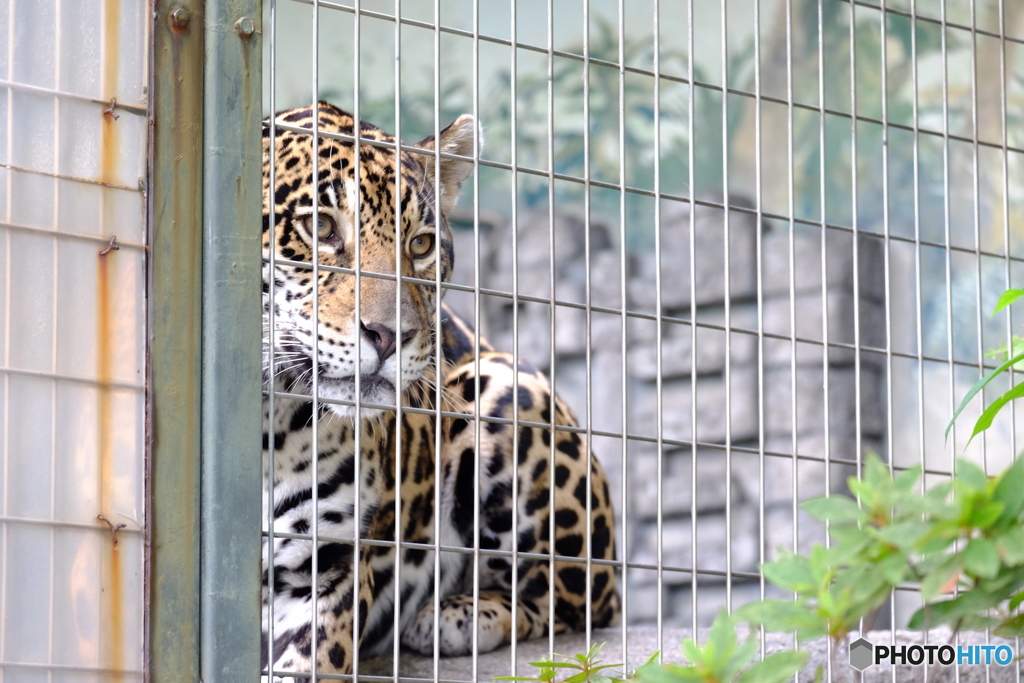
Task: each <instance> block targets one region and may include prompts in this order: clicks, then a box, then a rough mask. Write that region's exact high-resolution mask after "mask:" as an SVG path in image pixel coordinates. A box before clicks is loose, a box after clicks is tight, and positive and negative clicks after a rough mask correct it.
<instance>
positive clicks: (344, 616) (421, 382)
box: [263, 102, 619, 681]
mask: <svg viewBox="0 0 1024 683" xmlns="http://www.w3.org/2000/svg"><path fill="white" fill-rule="evenodd" d="M314 112H317V116H318V117H319V124H318V128H319V130H320V131H321V133H322V134H321V135H320V136H319V138H318V143H317V144H318V146H317V153H316V154H315V155H314V154H313V153H312V136H311V135H310V134H308V133H306V132H305V131H301V132H300V131H297V130H289V129H295V128H301V129H310V128H312V126H313V116H314ZM274 121H275V122H276V124H277V127H276V132H275V139H274V145H275V148H274V155H273V162H274V178H273V187H271V184H270V182H271V179H270V163H271V155H270V132H269V125H267V126H265V128H264V156H263V159H264V160H263V163H264V206H263V246H264V251H265V256H266V257H267V262H266V265H265V267H264V275H263V291H264V296H263V308H264V317H265V320H266V321H267V325H266V331H265V336H264V356H265V358H264V360H265V363H264V368H265V373H266V377H267V382H268V389H272V390H273V391H272V392H269V391H268V396H267V398H266V399H265V400H264V433H263V447H264V475H265V479H272V483H273V490H272V494H271V492H270V487H269V485H268V486H265V487H264V503H263V504H264V521H265V524H266V522H267V520H268V519H269V518H270V517H272V518H273V526H274V531H275V533H277V534H281V536H276V537H275V538H274V541H273V544H272V545H271V544H269V543H268V542H266V541H265V542H264V547H263V637H264V645H263V657H264V662H263V667H264V669H266V668H267V665H268V660H269V659H270V658H271V657H270V650H271V649H272V651H273V652H272V659H273V668H274V671H275V680H293V681H294V680H307V679H308V677H307V676H302V675H301V674H303V673H306V672H309V671H310V670H311V666H312V660H313V658H314V652H313V642H312V641H313V623H314V620H313V618H312V616H313V611H312V602H313V601H312V595H311V593H312V586H311V583H312V579H311V577H312V575H313V569H314V567H313V565H314V561H315V564H316V576H317V578H318V582H317V598H316V620H315V624H316V651H315V658H316V662H317V670H318V671H320V672H341V673H347V672H350V671H351V670H352V666H353V656H354V651H355V648H354V647H353V645H354V638H353V634H354V632H355V631H354V625H355V614H356V612H358V614H359V629H358V634H359V652H360V653H361V654H362V655H367V656H369V655H375V654H381V653H383V652H387V651H389V650H390V648H391V646H392V642H393V638H394V635H395V634H394V633H393V630H394V623H395V622H394V605H395V595H396V590H395V584H396V578H397V582H398V584H399V590H398V591H397V593H398V596H399V600H400V606H401V609H400V619H399V637H400V639H401V642H402V645H403V646H405V647H406V648H409V649H412V650H415V651H418V652H421V653H430V652H432V651H433V647H434V641H435V636H434V613H433V611H434V584H435V576H434V574H435V561H434V553H433V551H431V550H428V549H427V548H426V547H420V546H429V545H430V544H433V543H435V541H437V542H440V544H441V545H442V546H453V547H465V548H471V547H473V546H474V543H475V542H477V539H479V540H478V542H479V544H480V547H481V548H483V549H486V550H500V551H511V550H512V548H513V540H514V539H513V529H515V531H516V533H517V534H518V551H519V552H524V553H542V554H546V553H550V552H551V551H552V550H553V551H554V552H555V553H556V554H558V555H564V556H570V557H584V556H585V555H586V553H587V552H588V551H589V552H590V556H591V557H594V558H600V559H606V560H607V559H613V558H614V554H615V549H614V547H615V534H614V528H613V516H612V510H611V500H610V496H609V492H608V485H607V483H606V480H605V477H604V474H603V472H602V470H601V467H600V465H599V464H598V462H597V461H596V460H595V459H593V458H591V457H589V450H588V448H587V446H586V444H585V443H584V441H583V439H582V437H581V435H580V434H579V433H577V432H571V431H562V430H556V431H555V432H554V434H552V432H551V431H550V429H547V428H544V427H537V426H523V425H520V426H519V428H518V433H516V432H515V431H514V428H513V425H512V424H509V423H507V422H501V421H500V420H499V421H493V420H489V418H499V419H500V418H504V419H505V420H509V419H511V418H512V417H513V411H514V410H515V409H516V408H515V406H516V404H517V402H518V417H519V419H520V420H522V421H529V422H533V423H538V424H549V423H550V422H551V421H552V419H554V422H555V423H556V424H559V425H567V426H572V425H575V424H576V420H575V417H574V416H573V414H572V412H571V411H570V410H569V408H568V407H567V406H566V405H565V404H564V403H562V401H561V400H560V399H558V398H557V397H555V396H553V395H552V393H551V390H550V387H549V385H548V383H547V381H546V379H545V378H544V376H543V375H541V374H540V373H538V372H537V371H536V370H534V369H533V368H531V367H529V366H528V365H526V364H525V363H521V364H519V365H518V366H514V365H513V362H512V357H511V356H510V355H509V354H505V353H499V352H496V351H494V350H493V349H492V348H491V347H490V346H489V345H488V344H487V342H486V341H484V340H483V339H482V338H477V337H475V336H474V333H473V331H472V329H471V328H470V327H469V326H468V325H467V324H466V323H465V322H464V321H463V320H461V319H459V318H458V317H457V316H456V315H455V314H454V313H452V311H450V310H449V309H448V308H447V307H442V317H443V323H442V330H441V335H440V337H441V344H442V351H443V355H444V367H443V370H442V372H441V379H440V381H441V383H442V387H443V389H442V391H443V395H444V400H443V408H444V410H445V411H448V412H452V413H461V414H463V415H464V417H444V418H443V419H442V420H441V434H440V435H438V434H437V433H436V432H435V424H436V423H435V417H434V416H433V415H430V414H425V413H420V412H415V410H414V411H403V413H402V421H401V425H400V426H399V423H398V420H397V418H396V412H395V410H394V406H395V403H396V401H399V402H400V403H401V404H402V405H403V406H407V407H410V408H413V409H416V408H426V409H433V408H434V407H435V403H434V399H435V395H436V394H435V391H436V389H435V387H436V382H437V372H436V370H435V368H434V358H435V346H434V345H435V343H436V341H437V336H438V335H436V334H435V326H434V320H435V313H436V307H437V306H439V305H441V304H440V301H439V298H438V296H437V292H436V290H435V287H434V286H433V284H424V283H423V282H405V281H403V282H402V284H401V287H400V288H399V287H398V285H397V283H396V282H395V281H394V278H393V276H394V274H395V272H396V261H397V259H396V238H397V239H398V244H399V246H398V249H400V250H401V252H402V256H401V273H402V275H403V276H405V277H410V278H418V279H420V280H427V281H431V282H432V281H434V280H435V277H436V270H435V269H436V268H438V267H440V278H441V279H442V280H447V278H448V276H449V274H450V273H451V268H452V259H453V254H452V240H451V234H450V232H449V228H448V224H447V221H446V218H445V216H446V215H447V214H448V212H449V211H451V209H452V207H453V206H454V204H455V200H456V197H457V195H458V192H459V188H460V186H461V184H462V182H463V181H464V180H465V179H466V178H467V177H468V176H469V174H470V172H471V171H472V163H470V162H468V161H465V160H460V159H452V158H444V157H442V160H441V162H440V177H439V178H436V179H435V165H434V164H435V162H434V155H433V154H419V153H414V152H410V151H402V152H401V153H400V155H399V156H398V157H397V159H398V161H397V163H396V151H395V149H394V142H395V141H394V139H393V138H392V137H391V136H390V135H388V134H386V133H384V132H383V131H381V130H380V129H378V128H376V127H374V126H371V125H368V124H366V123H362V124H360V126H359V132H360V135H361V136H362V137H363V138H368V139H370V140H373V141H379V142H382V143H385V144H386V145H388V146H377V145H374V144H372V143H371V142H363V143H361V145H360V155H359V163H358V169H359V172H358V177H359V191H358V193H357V192H356V189H355V188H356V185H355V166H356V163H355V160H354V149H353V144H352V142H351V136H352V135H353V134H354V130H355V129H354V125H353V119H352V117H351V116H350V115H349V114H347V113H345V112H343V111H341V110H339V109H337V108H335V107H333V106H331V105H329V104H327V103H325V102H321V103H319V104H318V105H317V106H316V107H315V108H314V107H307V108H303V109H295V110H291V111H286V112H282V113H279V114H277V115H276V117H275V118H274ZM268 124H269V120H268ZM476 130H477V128H476V124H475V122H474V121H473V119H472V117H470V116H465V115H464V116H461V117H459V118H458V119H457V120H456V121H455V122H454V123H453V124H452V125H450V126H448V127H447V128H446V129H445V130H444V131H443V132H442V133H441V136H440V145H439V147H440V151H441V152H442V153H447V154H451V155H460V156H471V155H472V153H473V146H474V144H473V143H474V137H475V136H476V135H477V132H476ZM417 146H418V147H420V148H422V149H424V150H427V151H431V152H432V151H433V150H434V149H435V146H436V145H435V142H434V140H433V138H432V137H431V138H428V139H426V140H424V141H422V142H421V143H419V144H418V145H417ZM314 157H315V159H316V161H317V164H318V166H317V168H318V171H317V186H316V193H315V194H316V196H317V197H318V213H319V220H318V221H316V222H314V221H313V218H312V212H313V196H314V191H313V189H314V185H313V165H312V163H313V159H314ZM396 166H397V167H398V168H399V169H400V172H399V173H400V178H401V183H400V192H401V213H400V215H396V209H395V204H396V202H395V192H396ZM435 192H438V193H440V197H439V200H438V204H439V206H440V215H437V214H435V210H434V207H435V197H434V193H435ZM271 194H273V203H271ZM357 194H358V198H357ZM357 206H358V207H359V221H358V223H359V244H360V264H361V268H362V271H363V272H366V271H369V272H373V273H380V274H384V275H390V276H392V278H391V279H387V278H377V277H372V276H370V275H365V274H364V275H362V276H361V277H360V282H359V297H358V299H359V305H358V307H357V305H356V298H357V297H356V280H355V277H354V275H353V272H352V269H353V268H354V267H355V232H356V229H355V226H356V220H355V207H357ZM272 209H273V211H274V214H273V215H271V210H272ZM314 232H316V233H317V234H318V235H319V237H318V240H317V242H318V244H317V254H318V261H319V263H320V264H321V266H325V268H323V269H320V270H319V272H318V277H317V281H316V282H315V283H314V281H313V273H312V271H311V269H310V268H309V267H304V265H305V266H308V265H309V264H311V263H312V259H313V256H312V254H313V253H314V252H313V249H314V247H313V233H314ZM271 251H273V254H274V262H273V264H271V262H270V252H271ZM271 280H273V287H272V288H271ZM271 290H272V292H273V294H272V295H271V293H270V292H271ZM314 291H315V292H316V295H317V301H316V303H315V304H314ZM314 306H315V307H316V308H314ZM314 310H316V314H314ZM271 320H272V321H273V325H272V329H271V325H270V321H271ZM314 320H315V324H314ZM477 344H478V345H479V348H480V351H481V353H480V356H479V360H478V361H477V360H476V359H475V356H474V348H475V346H476V345H477ZM314 348H315V351H314ZM357 348H358V356H359V364H358V368H357V366H356V356H357V353H356V350H357ZM271 349H273V354H271ZM314 357H315V358H316V362H315V363H314V361H313V358H314ZM399 358H400V359H401V385H400V388H399V389H398V390H397V391H396V388H395V384H396V370H397V365H398V359H399ZM271 359H273V363H274V368H273V370H274V371H273V373H271V368H270V363H271ZM314 366H315V367H316V388H317V391H318V394H319V396H320V398H321V399H322V401H323V402H322V403H320V404H319V406H320V407H319V410H318V413H317V415H315V416H314V414H313V405H312V403H311V401H310V399H309V398H308V397H309V396H310V395H311V390H312V388H313V383H314V378H313V373H314ZM357 374H358V375H360V385H361V386H360V390H361V394H360V400H361V403H363V404H370V405H369V406H364V407H362V413H361V415H360V416H359V418H358V419H357V417H356V414H355V408H354V406H353V405H352V402H353V401H354V399H355V396H356V388H355V381H354V378H355V376H356V375H357ZM271 377H273V383H272V386H271V383H270V378H271ZM516 383H518V398H517V397H516V395H515V393H514V391H513V388H514V386H515V385H516ZM271 393H272V394H273V401H274V404H273V414H271V411H270V394H271ZM389 405H390V406H392V407H391V408H388V406H389ZM474 415H480V416H483V417H484V418H485V419H483V420H480V421H479V422H477V421H475V420H474V418H473V416H474ZM314 431H315V434H316V436H315V437H314ZM438 437H439V443H440V451H437V449H436V447H435V445H436V444H437V443H438ZM314 438H316V440H317V442H316V447H315V449H314V448H313V445H314V444H313V439H314ZM477 438H479V442H477V441H476V439H477ZM552 440H553V442H554V443H553V444H552ZM357 441H358V449H357ZM552 446H553V447H552ZM271 450H272V451H273V470H272V471H271V465H270V463H271V460H270V451H271ZM314 450H315V451H316V452H317V453H318V460H317V471H316V474H315V475H314V473H313V472H312V464H313V458H312V453H313V451H314ZM396 466H397V469H398V470H399V471H400V473H401V475H400V477H401V478H400V482H397V481H396ZM588 467H589V473H590V477H589V482H590V486H591V494H590V504H591V516H590V527H591V529H592V534H591V537H590V543H589V548H588V544H587V543H586V542H585V539H586V534H587V519H586V505H587V498H588V495H587V473H588ZM438 473H439V474H440V478H439V479H437V480H436V481H437V483H436V486H437V487H438V488H439V489H440V490H439V491H435V478H436V477H437V474H438ZM517 473H518V476H517ZM357 477H358V478H357ZM314 479H315V482H316V486H315V498H316V501H315V505H314V500H313V498H314ZM265 484H269V482H266V481H265ZM513 488H516V495H517V497H516V500H515V502H516V507H515V509H513ZM396 489H400V491H401V500H402V504H401V509H400V510H401V519H400V524H399V525H398V526H399V527H400V529H399V532H400V539H401V541H403V542H409V543H412V544H420V545H419V546H414V547H406V548H403V549H402V551H401V553H402V557H401V562H400V563H398V565H397V566H396V563H395V549H394V547H393V546H388V545H372V544H370V545H366V544H361V545H360V547H359V554H358V566H356V563H355V557H354V555H355V554H354V552H353V544H352V543H351V541H347V540H346V539H351V538H353V536H354V535H355V532H356V530H357V525H358V533H359V537H360V538H363V539H374V540H379V541H394V539H395V531H396V524H395V504H394V503H395V493H396ZM271 495H272V497H271ZM357 495H358V500H357ZM435 500H437V501H439V507H437V508H436V509H435V506H437V505H438V503H436V502H435ZM477 501H479V503H477ZM552 501H553V503H552ZM357 502H358V506H357V505H356V503H357ZM314 509H316V511H317V512H318V519H317V522H316V523H317V534H318V546H317V552H316V556H315V558H314V556H313V552H312V548H313V543H312V539H311V538H310V534H311V531H312V525H313V523H314V514H313V511H314ZM552 510H553V512H554V520H553V521H554V524H553V528H554V535H555V538H554V544H553V545H554V547H553V548H552V543H551V535H550V532H551V528H552V525H551V521H552V520H551V517H550V514H551V512H552ZM357 513H358V519H357V518H356V515H357ZM477 519H478V520H479V528H478V529H477V528H475V526H474V524H475V520H477ZM435 526H436V529H435ZM436 530H439V531H440V537H439V538H435V533H436ZM470 558H471V556H470V555H468V554H466V553H460V552H445V551H442V552H441V558H440V576H439V586H440V596H439V606H440V614H439V624H440V630H439V633H438V634H437V642H438V646H439V648H440V652H441V653H442V654H444V655H461V654H466V653H468V652H469V651H470V648H471V646H472V642H473V628H474V623H475V624H476V630H477V633H478V647H479V650H480V651H488V650H491V649H493V648H495V647H497V646H499V645H501V644H502V643H507V642H509V641H510V639H511V638H512V634H513V629H514V632H515V634H516V636H517V637H518V638H529V637H536V636H541V635H544V634H545V633H547V631H548V625H549V623H551V624H554V629H555V630H556V631H558V632H560V631H564V630H566V629H580V628H583V627H584V626H585V623H586V618H587V611H588V605H587V600H586V590H585V589H586V583H587V581H586V579H587V574H586V571H585V565H583V564H580V563H571V562H564V561H560V562H556V563H555V565H554V577H553V579H554V581H553V585H554V594H555V596H554V615H549V605H550V602H549V591H550V590H551V585H552V576H550V575H549V571H550V570H549V562H548V561H547V560H538V559H535V558H526V559H523V558H520V559H519V561H518V567H517V573H516V574H517V575H516V577H515V579H516V583H515V584H513V571H512V564H511V562H510V558H511V556H510V555H501V554H497V555H492V554H485V555H483V556H482V557H481V561H480V564H479V567H478V568H477V571H478V572H479V585H480V593H479V613H478V614H479V616H478V619H476V620H474V610H473V597H472V582H471V580H470V578H469V577H470V576H471V574H472V572H473V570H474V567H473V566H472V565H471V564H470V561H471V560H470ZM590 584H591V601H590V605H589V606H590V613H591V614H592V623H593V625H594V626H605V625H609V624H612V623H613V622H614V621H615V620H616V619H617V618H618V612H619V596H618V592H617V588H616V579H615V572H614V569H613V568H612V567H611V566H610V565H593V566H592V571H591V582H590ZM271 587H272V588H273V591H271ZM271 595H273V601H272V602H271V600H270V597H271ZM513 600H515V601H516V602H517V603H518V605H517V609H516V623H515V624H513V623H512V612H513V610H512V603H513ZM356 605H358V609H356ZM271 622H272V625H273V629H272V630H271V628H270V627H271ZM271 638H272V643H271V642H270V641H271Z"/></svg>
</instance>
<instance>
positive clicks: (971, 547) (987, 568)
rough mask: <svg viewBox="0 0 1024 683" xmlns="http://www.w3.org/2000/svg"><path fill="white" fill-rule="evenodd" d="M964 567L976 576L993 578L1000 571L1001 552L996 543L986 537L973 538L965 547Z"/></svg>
mask: <svg viewBox="0 0 1024 683" xmlns="http://www.w3.org/2000/svg"><path fill="white" fill-rule="evenodd" d="M964 568H965V569H966V570H967V571H969V572H970V573H971V574H973V575H974V576H980V577H983V578H986V579H991V578H992V577H994V576H995V575H996V572H998V571H999V553H998V552H997V551H996V546H995V543H993V542H992V541H990V540H988V539H985V538H972V539H971V540H970V541H968V542H967V547H966V548H964Z"/></svg>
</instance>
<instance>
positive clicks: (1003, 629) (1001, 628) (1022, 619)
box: [995, 613, 1024, 638]
mask: <svg viewBox="0 0 1024 683" xmlns="http://www.w3.org/2000/svg"><path fill="white" fill-rule="evenodd" d="M995 634H996V635H997V636H1003V637H1004V638H1019V637H1021V636H1024V613H1021V614H1018V615H1016V616H1012V617H1010V618H1009V619H1007V620H1006V621H1004V622H1003V623H1001V624H999V625H998V626H996V630H995Z"/></svg>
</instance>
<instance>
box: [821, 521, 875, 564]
mask: <svg viewBox="0 0 1024 683" xmlns="http://www.w3.org/2000/svg"><path fill="white" fill-rule="evenodd" d="M828 534H829V536H831V537H832V547H831V548H829V554H830V556H831V562H832V564H833V565H842V564H844V563H846V562H849V561H850V560H852V559H853V558H854V557H856V556H857V554H858V553H860V551H861V550H863V549H864V548H865V547H867V546H868V544H870V543H871V541H872V537H871V536H870V535H869V534H868V533H867V532H866V531H864V530H863V529H861V528H859V527H856V526H853V525H852V524H833V525H832V526H831V527H830V528H829V530H828Z"/></svg>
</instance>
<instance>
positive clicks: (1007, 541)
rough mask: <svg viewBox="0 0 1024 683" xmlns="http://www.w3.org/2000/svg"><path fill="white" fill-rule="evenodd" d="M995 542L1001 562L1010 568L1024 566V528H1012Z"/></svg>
mask: <svg viewBox="0 0 1024 683" xmlns="http://www.w3.org/2000/svg"><path fill="white" fill-rule="evenodd" d="M1022 497H1024V496H1022ZM995 540H996V549H997V550H998V551H999V555H1000V557H1002V558H1003V562H1005V563H1006V564H1007V565H1008V566H1010V567H1016V566H1018V565H1021V564H1024V527H1019V526H1018V527H1014V528H1013V529H1010V530H1008V531H1006V532H1005V533H1003V534H1001V535H1000V536H999V538H997V539H995Z"/></svg>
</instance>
